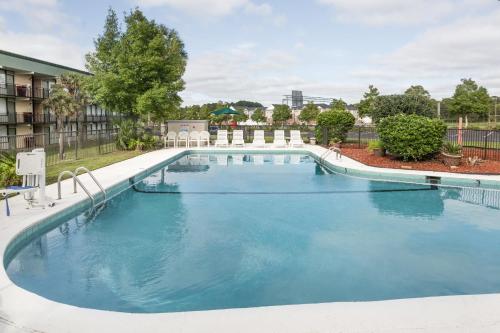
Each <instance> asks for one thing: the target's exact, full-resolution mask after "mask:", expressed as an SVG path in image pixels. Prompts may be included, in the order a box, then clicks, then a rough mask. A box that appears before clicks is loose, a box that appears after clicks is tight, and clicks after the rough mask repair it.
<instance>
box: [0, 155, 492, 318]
mask: <svg viewBox="0 0 500 333" xmlns="http://www.w3.org/2000/svg"><path fill="white" fill-rule="evenodd" d="M498 198H499V194H498V192H496V191H488V190H485V189H459V188H436V187H431V186H430V185H416V184H404V183H394V182H380V181H369V180H362V179H356V178H352V177H347V176H344V175H339V174H335V173H331V172H329V171H328V170H326V169H325V168H323V167H321V166H320V165H318V164H317V163H316V162H315V160H314V159H313V158H312V157H310V156H308V155H300V154H279V155H244V154H235V155H226V154H213V155H196V154H192V155H187V156H183V157H181V158H180V159H179V160H177V161H175V162H173V163H170V164H169V165H167V166H165V167H164V168H161V169H160V170H158V171H155V172H154V173H152V174H151V175H149V176H148V177H146V178H145V179H143V180H141V181H139V182H138V183H136V184H135V185H134V186H132V187H130V188H129V189H128V190H126V191H124V192H123V193H121V194H119V195H118V196H116V197H114V198H113V199H112V200H110V201H109V202H108V204H107V207H106V209H104V210H103V211H102V212H100V214H99V215H97V216H96V217H92V218H88V217H86V215H85V214H80V215H79V216H77V217H74V218H72V219H70V220H68V221H65V222H64V223H62V224H61V225H60V226H58V227H57V228H56V229H54V230H52V231H50V232H48V233H46V234H44V235H42V236H40V237H37V238H36V239H34V240H32V241H31V242H30V243H29V244H28V245H27V246H25V247H24V248H22V249H21V250H20V251H19V252H18V253H17V254H15V255H14V257H13V258H12V260H10V262H8V263H7V264H8V267H7V272H8V274H9V277H10V278H11V279H12V280H13V281H14V282H15V283H16V284H18V285H19V286H21V287H23V288H25V289H27V290H30V291H33V292H35V293H37V294H39V295H42V296H44V297H47V298H49V299H52V300H56V301H59V302H63V303H68V304H72V305H77V306H82V307H89V308H96V309H105V310H115V311H126V312H170V311H189V310H208V309H221V308H234V307H251V306H265V305H281V304H300V303H318V302H332V301H362V300H382V299H394V298H408V297H423V296H439V295H455V294H478V293H492V292H499V291H500V279H498V273H500V259H499V258H500V256H499V254H500V244H499V243H500V242H498V237H499V236H500V221H499V220H500V219H499V216H500V215H499V212H500V211H499V210H498V208H499V204H498V203H499V199H498Z"/></svg>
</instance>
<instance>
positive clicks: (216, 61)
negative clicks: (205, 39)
mask: <svg viewBox="0 0 500 333" xmlns="http://www.w3.org/2000/svg"><path fill="white" fill-rule="evenodd" d="M256 49H257V45H255V44H252V43H243V44H240V45H238V46H235V47H234V48H233V49H230V51H229V52H228V51H224V52H219V51H217V52H206V53H203V54H200V55H198V56H195V57H192V58H190V59H189V61H188V65H187V70H186V74H185V76H184V79H185V81H186V91H184V92H183V93H182V96H183V98H184V104H185V105H190V104H200V103H205V102H210V101H211V102H213V101H218V100H223V101H237V100H240V99H247V100H248V99H249V100H256V101H260V102H262V103H264V104H266V105H269V104H271V103H280V102H281V98H282V96H283V95H284V94H289V93H290V92H291V90H292V89H303V90H304V91H305V92H307V93H308V94H313V95H314V94H316V95H320V96H321V95H324V96H331V95H332V93H335V94H338V95H337V96H338V97H340V96H345V95H349V96H352V95H355V96H357V95H359V94H360V92H361V91H362V89H364V88H365V87H364V86H361V85H356V84H354V85H353V84H349V83H347V82H335V83H332V82H323V81H313V80H307V79H305V78H303V77H301V76H299V75H296V74H294V72H295V71H296V69H297V68H299V67H300V59H298V58H297V57H296V55H294V54H293V53H291V52H288V51H285V50H276V49H272V50H261V49H259V50H258V51H259V52H256Z"/></svg>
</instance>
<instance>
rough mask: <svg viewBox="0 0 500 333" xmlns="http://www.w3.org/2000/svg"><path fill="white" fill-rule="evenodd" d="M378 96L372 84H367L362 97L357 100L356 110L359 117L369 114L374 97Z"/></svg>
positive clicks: (370, 113)
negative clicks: (366, 89)
mask: <svg viewBox="0 0 500 333" xmlns="http://www.w3.org/2000/svg"><path fill="white" fill-rule="evenodd" d="M378 96H379V91H378V89H377V88H375V87H374V86H373V85H369V86H368V91H367V92H365V93H364V94H363V99H362V100H361V101H360V102H359V106H358V112H359V116H360V117H366V116H371V115H372V112H373V105H374V104H375V99H376V98H377V97H378Z"/></svg>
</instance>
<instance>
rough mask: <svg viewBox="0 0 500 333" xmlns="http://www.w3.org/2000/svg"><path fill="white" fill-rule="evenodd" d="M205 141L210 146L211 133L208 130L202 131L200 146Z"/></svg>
mask: <svg viewBox="0 0 500 333" xmlns="http://www.w3.org/2000/svg"><path fill="white" fill-rule="evenodd" d="M203 143H206V144H207V147H210V133H209V132H208V131H201V132H200V146H203Z"/></svg>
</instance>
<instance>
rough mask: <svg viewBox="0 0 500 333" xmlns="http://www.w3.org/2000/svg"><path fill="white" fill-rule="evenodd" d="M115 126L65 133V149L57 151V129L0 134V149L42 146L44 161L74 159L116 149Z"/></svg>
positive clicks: (52, 163)
mask: <svg viewBox="0 0 500 333" xmlns="http://www.w3.org/2000/svg"><path fill="white" fill-rule="evenodd" d="M116 136H117V131H116V130H100V131H87V132H84V133H79V132H65V133H64V140H63V142H64V144H63V146H64V152H63V154H62V157H61V156H60V151H59V133H51V134H48V133H39V134H27V135H9V136H0V151H9V152H12V153H17V152H22V151H31V150H33V149H35V148H44V149H45V152H46V164H47V165H48V166H49V165H54V164H57V163H60V162H63V161H70V160H77V159H81V158H87V157H93V156H98V155H102V154H107V153H111V152H114V151H116V150H117V146H116Z"/></svg>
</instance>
